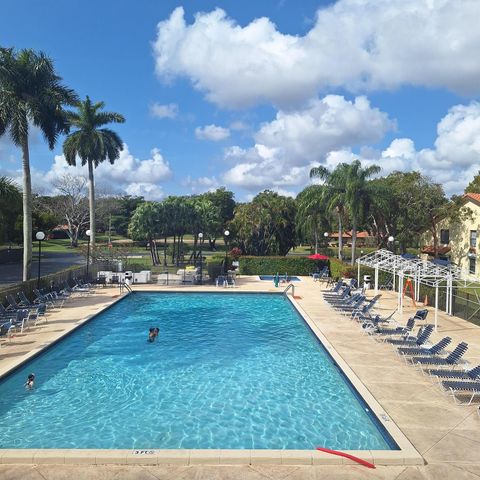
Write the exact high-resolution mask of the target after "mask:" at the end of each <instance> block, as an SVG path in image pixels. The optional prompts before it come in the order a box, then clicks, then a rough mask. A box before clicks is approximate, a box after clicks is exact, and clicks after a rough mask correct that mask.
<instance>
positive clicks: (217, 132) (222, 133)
mask: <svg viewBox="0 0 480 480" xmlns="http://www.w3.org/2000/svg"><path fill="white" fill-rule="evenodd" d="M195 136H196V137H197V138H198V139H199V140H211V141H213V142H219V141H220V140H225V139H226V138H228V137H229V136H230V130H229V129H228V128H224V127H218V126H217V125H213V124H212V125H205V127H197V128H196V129H195Z"/></svg>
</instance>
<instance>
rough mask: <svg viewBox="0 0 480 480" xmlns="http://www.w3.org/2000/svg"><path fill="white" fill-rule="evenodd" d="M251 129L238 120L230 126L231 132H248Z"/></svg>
mask: <svg viewBox="0 0 480 480" xmlns="http://www.w3.org/2000/svg"><path fill="white" fill-rule="evenodd" d="M249 128H250V127H249V126H248V125H247V124H246V123H245V122H242V121H241V120H237V121H235V122H232V123H231V124H230V130H236V131H243V130H248V129H249Z"/></svg>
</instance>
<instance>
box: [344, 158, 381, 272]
mask: <svg viewBox="0 0 480 480" xmlns="http://www.w3.org/2000/svg"><path fill="white" fill-rule="evenodd" d="M380 170H381V169H380V167H379V166H378V165H370V166H369V167H366V168H363V167H362V164H361V162H360V160H355V161H354V162H352V163H351V164H350V165H349V168H348V169H347V171H346V173H347V175H346V183H345V200H346V204H347V206H348V210H349V212H350V215H351V217H352V265H355V247H356V246H357V227H358V224H359V223H360V222H361V221H363V220H364V219H365V214H366V213H367V212H368V210H369V208H370V202H371V198H372V187H371V186H370V184H369V183H368V179H369V178H370V177H371V176H372V175H375V174H376V173H378V172H380Z"/></svg>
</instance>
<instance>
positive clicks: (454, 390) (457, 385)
mask: <svg viewBox="0 0 480 480" xmlns="http://www.w3.org/2000/svg"><path fill="white" fill-rule="evenodd" d="M442 387H443V388H444V389H445V390H447V391H448V392H450V393H451V394H452V396H453V398H454V400H455V402H456V403H458V404H460V405H470V404H471V403H472V401H473V399H474V398H475V395H478V394H479V393H480V382H479V381H476V382H468V381H459V380H444V381H443V382H442ZM460 393H464V394H466V395H467V398H468V397H469V396H470V398H468V401H466V402H459V401H457V396H458V395H459V394H460Z"/></svg>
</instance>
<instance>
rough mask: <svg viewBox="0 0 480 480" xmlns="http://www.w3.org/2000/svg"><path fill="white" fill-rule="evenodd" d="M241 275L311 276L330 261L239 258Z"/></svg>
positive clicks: (297, 258) (292, 257) (294, 258)
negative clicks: (277, 274)
mask: <svg viewBox="0 0 480 480" xmlns="http://www.w3.org/2000/svg"><path fill="white" fill-rule="evenodd" d="M239 262H240V267H239V273H240V274H241V275H275V274H276V273H279V274H281V275H282V274H284V273H288V275H310V274H311V273H312V272H314V271H315V270H316V268H317V265H319V266H320V268H321V267H323V266H324V265H328V260H325V261H324V260H322V261H320V262H319V261H316V260H310V259H309V258H307V257H294V256H290V257H250V256H242V257H240V258H239Z"/></svg>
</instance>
